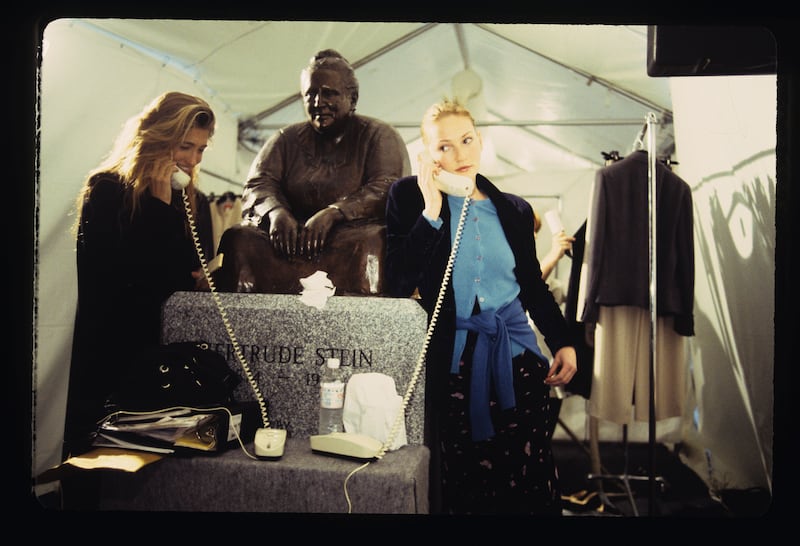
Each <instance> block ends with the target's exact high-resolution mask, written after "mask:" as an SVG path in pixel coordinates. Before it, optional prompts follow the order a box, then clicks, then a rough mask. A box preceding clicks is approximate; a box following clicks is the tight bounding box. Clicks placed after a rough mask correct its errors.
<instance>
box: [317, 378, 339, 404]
mask: <svg viewBox="0 0 800 546" xmlns="http://www.w3.org/2000/svg"><path fill="white" fill-rule="evenodd" d="M321 385H322V388H321V389H320V394H321V401H320V406H321V407H323V408H329V409H339V408H342V407H344V383H343V382H341V381H336V382H333V383H322V384H321Z"/></svg>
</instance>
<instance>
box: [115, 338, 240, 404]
mask: <svg viewBox="0 0 800 546" xmlns="http://www.w3.org/2000/svg"><path fill="white" fill-rule="evenodd" d="M240 380H241V378H240V377H239V376H238V375H236V374H235V373H234V372H233V371H232V370H231V368H230V367H229V366H228V362H227V360H225V357H223V356H222V355H221V354H219V353H218V352H216V351H214V350H212V349H210V348H209V346H208V344H206V343H201V342H191V341H187V342H176V343H169V344H166V345H157V346H154V347H149V348H147V349H145V350H144V351H143V352H142V353H141V355H140V356H139V357H138V358H137V359H136V361H135V363H134V366H133V369H132V371H131V373H130V374H129V375H128V376H127V377H126V378H125V380H124V381H122V382H121V383H120V387H119V388H118V389H117V390H116V391H115V392H113V393H112V394H111V395H109V397H108V398H107V400H106V410H107V412H108V413H113V412H115V411H120V410H126V411H152V410H160V409H164V408H169V407H173V406H190V407H209V406H213V405H224V404H227V403H230V402H232V401H233V391H234V388H235V387H236V385H237V384H238V383H239V382H240Z"/></svg>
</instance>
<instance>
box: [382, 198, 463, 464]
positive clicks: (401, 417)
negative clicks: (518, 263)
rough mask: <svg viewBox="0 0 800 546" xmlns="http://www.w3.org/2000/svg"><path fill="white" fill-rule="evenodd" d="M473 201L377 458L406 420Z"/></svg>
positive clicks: (454, 242) (461, 219)
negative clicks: (410, 372)
mask: <svg viewBox="0 0 800 546" xmlns="http://www.w3.org/2000/svg"><path fill="white" fill-rule="evenodd" d="M471 202H472V198H471V197H465V198H464V205H463V206H462V207H461V214H460V216H459V218H458V226H457V227H456V233H455V237H454V238H453V247H452V248H451V249H450V256H449V257H448V259H447V266H446V267H445V269H444V275H443V277H442V284H441V286H440V287H439V294H438V296H437V297H436V303H435V305H434V306H433V311H432V312H431V319H430V321H429V322H428V330H427V332H426V333H425V339H424V340H423V342H422V350H421V351H420V353H419V357H418V358H417V363H416V365H415V366H414V371H413V373H412V374H411V380H410V381H409V384H408V388H406V392H405V395H404V396H403V400H402V402H401V404H400V408H399V409H398V411H397V415H396V416H395V420H394V424H393V425H392V428H391V430H390V432H389V437H388V438H387V439H386V441H385V442H384V443H383V445H382V446H381V449H380V450H379V451H378V454H377V455H376V456H375V457H376V458H377V459H382V458H383V456H384V455H385V454H386V452H387V451H388V450H389V449H390V448H391V446H392V444H393V443H394V439H395V437H396V436H397V435H398V434H399V432H400V427H401V426H402V424H403V423H404V421H405V410H406V407H408V404H409V401H410V400H411V395H412V394H413V391H414V388H415V387H416V384H417V381H418V380H419V376H420V374H421V373H422V366H423V365H424V364H425V355H426V354H427V352H428V346H429V345H430V342H431V337H432V336H433V330H434V328H435V327H436V322H437V321H438V319H439V310H440V309H441V307H442V302H443V301H444V294H445V290H446V288H447V285H448V283H449V282H450V276H451V275H452V273H453V264H454V263H455V261H456V254H457V253H458V246H459V244H460V242H461V233H462V232H463V230H464V223H465V221H466V219H467V210H468V209H469V205H470V203H471Z"/></svg>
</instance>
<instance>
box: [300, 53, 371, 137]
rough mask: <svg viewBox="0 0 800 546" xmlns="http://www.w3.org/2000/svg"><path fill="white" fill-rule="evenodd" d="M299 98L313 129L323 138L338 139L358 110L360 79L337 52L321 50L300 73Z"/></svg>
mask: <svg viewBox="0 0 800 546" xmlns="http://www.w3.org/2000/svg"><path fill="white" fill-rule="evenodd" d="M300 95H301V96H302V98H303V105H304V107H305V111H306V116H308V120H309V122H310V123H311V125H312V126H313V127H314V129H315V130H316V131H317V132H318V133H320V134H323V135H331V136H337V135H339V134H341V132H342V130H343V128H344V124H345V121H347V119H348V118H349V117H350V116H351V115H352V114H353V113H354V112H355V111H356V103H357V102H358V80H357V79H356V74H355V71H354V70H353V67H352V66H350V63H349V62H348V61H347V59H345V58H344V57H342V56H341V54H339V53H338V52H337V51H334V50H332V49H325V50H322V51H320V52H318V53H317V54H316V55H314V56H313V57H312V58H311V60H310V61H309V64H308V66H306V67H305V68H304V69H303V71H302V72H301V73H300Z"/></svg>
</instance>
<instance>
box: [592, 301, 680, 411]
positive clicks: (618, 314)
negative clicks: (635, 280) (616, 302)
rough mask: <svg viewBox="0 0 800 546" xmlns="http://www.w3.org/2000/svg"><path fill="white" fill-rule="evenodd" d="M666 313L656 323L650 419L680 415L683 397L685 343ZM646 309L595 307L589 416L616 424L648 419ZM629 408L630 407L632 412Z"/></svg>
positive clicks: (647, 330) (648, 327) (648, 356)
mask: <svg viewBox="0 0 800 546" xmlns="http://www.w3.org/2000/svg"><path fill="white" fill-rule="evenodd" d="M672 322H673V320H672V317H659V318H658V320H657V322H656V331H655V332H656V351H655V406H654V407H655V417H656V420H657V421H660V420H662V419H667V418H669V417H679V416H681V415H682V412H683V408H684V402H685V400H686V391H687V388H686V387H687V385H686V380H687V377H688V370H687V363H688V354H687V351H688V347H687V342H686V337H685V336H681V335H679V334H677V333H676V332H675V330H674V329H673V327H672ZM649 404H650V311H649V310H648V309H642V308H640V307H631V306H614V307H610V306H603V307H600V315H599V320H598V323H597V325H596V328H595V334H594V372H593V376H592V390H591V396H590V398H589V402H588V404H587V409H588V412H589V415H591V416H593V417H597V418H599V419H604V420H606V421H611V422H613V423H617V424H620V425H625V424H629V423H630V422H631V418H632V417H633V419H635V420H636V421H648V420H649V418H650V411H649V410H650V407H649ZM632 410H633V411H632Z"/></svg>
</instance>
